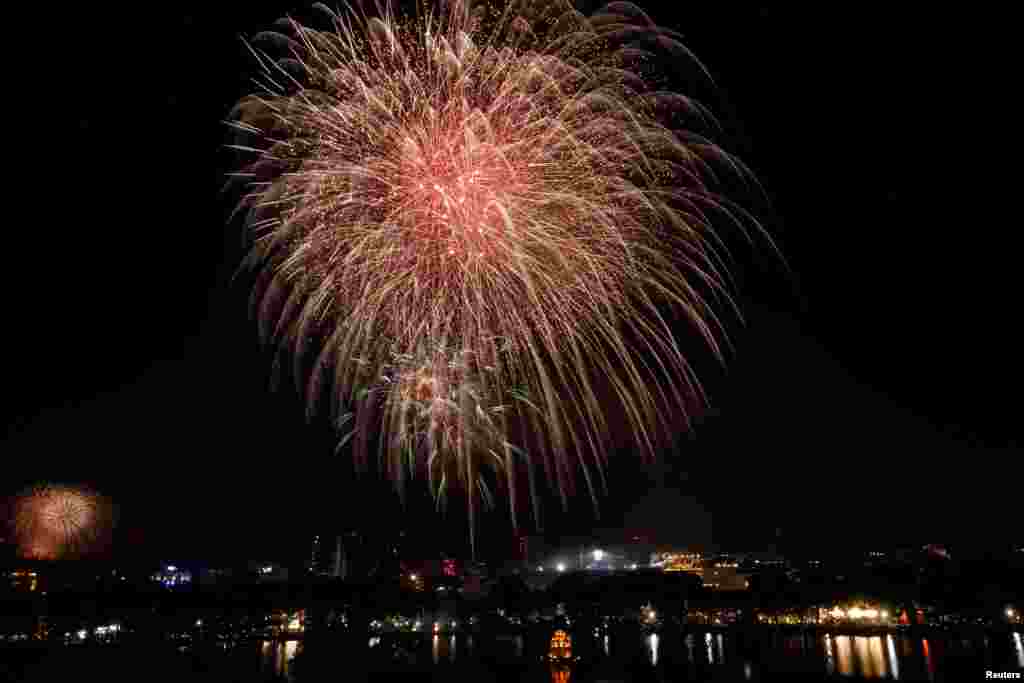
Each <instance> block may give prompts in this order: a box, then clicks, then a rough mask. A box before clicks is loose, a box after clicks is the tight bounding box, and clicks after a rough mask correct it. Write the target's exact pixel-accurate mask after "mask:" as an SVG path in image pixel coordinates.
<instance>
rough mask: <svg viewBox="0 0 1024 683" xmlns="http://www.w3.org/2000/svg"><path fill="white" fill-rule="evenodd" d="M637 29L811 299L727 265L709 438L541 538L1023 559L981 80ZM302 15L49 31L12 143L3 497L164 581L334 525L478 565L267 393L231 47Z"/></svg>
mask: <svg viewBox="0 0 1024 683" xmlns="http://www.w3.org/2000/svg"><path fill="white" fill-rule="evenodd" d="M640 4H641V5H644V4H647V5H649V6H648V7H647V8H646V9H647V11H648V12H649V14H650V15H651V16H652V17H653V18H654V19H655V21H656V22H657V23H659V24H663V25H669V26H673V27H675V28H677V29H679V30H681V31H682V33H683V34H684V36H685V39H686V42H687V45H688V47H690V48H691V49H692V50H693V52H694V53H695V54H696V55H697V56H698V58H699V59H700V60H701V61H702V63H703V64H704V65H705V66H706V67H707V68H708V70H709V71H710V73H711V75H712V76H713V77H714V79H715V83H716V85H717V87H711V86H709V85H708V84H707V83H706V82H704V81H701V79H700V78H698V77H696V76H694V75H693V74H691V75H690V76H685V75H680V74H674V75H673V78H675V79H677V80H680V82H681V83H689V84H690V85H692V90H693V92H692V93H691V92H687V93H686V94H693V95H695V96H696V97H697V98H698V99H699V100H701V101H702V103H703V104H705V105H706V106H707V107H708V108H709V109H710V110H711V111H712V112H713V113H714V114H716V115H717V116H718V117H719V119H720V121H721V123H722V127H723V132H722V133H721V134H719V135H718V136H717V137H716V142H718V143H720V144H721V145H722V146H723V147H724V148H725V149H726V150H728V151H730V152H732V153H735V154H736V155H737V156H738V157H739V158H740V159H742V160H743V161H744V162H745V163H747V164H748V165H749V166H750V167H751V168H752V170H753V171H754V173H755V175H756V176H757V177H758V179H759V181H760V182H761V184H762V186H763V187H764V188H765V190H766V192H767V193H768V198H769V199H770V205H769V204H768V203H765V202H758V201H757V200H755V199H750V202H749V204H748V205H747V208H749V209H751V210H753V211H755V212H756V213H757V215H758V217H759V218H760V219H761V220H762V221H763V223H764V225H765V227H766V229H767V230H768V231H769V232H770V234H771V235H772V237H773V238H774V239H775V240H776V241H777V243H778V245H779V247H780V250H781V252H782V253H783V255H784V256H785V258H786V260H787V262H788V263H789V266H790V268H791V270H792V273H793V276H792V277H790V276H789V275H787V273H786V272H785V271H784V269H783V268H782V267H781V266H780V265H779V263H778V262H777V261H776V260H775V259H774V257H772V256H771V254H770V253H769V252H768V251H767V250H766V249H765V248H764V246H763V245H759V246H758V247H757V250H756V251H752V250H751V249H750V248H749V247H745V246H744V243H743V241H742V240H741V239H739V240H731V241H730V245H731V246H732V247H734V256H735V258H736V262H737V269H736V270H737V275H738V276H739V280H740V283H739V284H740V292H739V303H740V308H741V310H742V313H743V314H744V316H745V317H746V319H747V322H746V326H745V327H741V326H739V325H738V324H736V323H735V322H733V323H730V331H731V335H732V342H733V350H732V351H731V352H730V353H729V354H728V356H729V358H728V361H729V362H728V366H727V369H726V370H725V371H720V370H718V369H717V367H716V365H715V363H714V362H713V361H712V360H711V359H709V358H706V357H698V358H696V363H697V364H698V367H699V369H701V370H706V371H707V372H706V373H705V374H704V375H703V379H705V380H706V382H707V386H706V388H707V390H708V394H709V396H710V399H711V403H712V406H713V407H712V409H711V410H710V411H709V413H708V414H707V415H705V416H702V417H701V419H700V420H698V423H697V424H696V426H695V428H694V430H693V432H692V434H691V435H690V436H684V435H683V433H682V430H681V429H677V430H676V433H677V435H678V436H679V444H678V445H677V447H676V449H675V452H674V453H664V454H663V456H664V460H665V463H666V464H664V465H662V466H660V467H658V468H651V469H645V468H644V466H642V465H641V464H640V461H639V459H638V458H637V457H636V455H635V454H634V453H631V452H626V451H622V452H616V453H614V454H613V456H612V458H611V460H612V463H611V470H610V473H609V484H610V488H611V492H610V497H608V498H605V499H604V500H603V501H602V517H601V519H600V520H597V521H595V520H594V519H593V516H592V513H591V503H590V500H589V497H588V496H587V494H586V490H585V485H584V484H583V482H582V481H580V482H578V486H579V490H578V493H577V495H576V496H575V497H574V499H573V500H572V504H571V509H570V511H569V513H568V514H563V513H562V511H561V510H560V508H559V504H558V502H557V498H556V497H553V496H550V495H548V496H547V500H546V501H545V505H544V521H545V528H546V529H547V530H548V533H551V534H559V533H564V534H566V535H575V534H582V533H583V532H585V531H586V530H587V529H589V528H591V527H594V526H595V525H597V526H601V527H611V528H645V529H651V530H652V531H660V532H661V534H662V535H664V536H665V537H666V538H669V537H671V541H672V542H680V543H682V542H685V540H686V539H688V538H689V539H701V541H702V542H707V543H712V542H713V543H715V544H718V545H721V546H724V547H738V546H746V545H750V544H754V543H765V544H767V543H771V542H773V540H774V539H775V538H776V537H777V536H778V533H777V530H778V529H782V538H783V539H785V542H786V543H789V544H793V545H795V546H797V547H799V546H800V545H801V544H805V545H806V544H814V543H821V542H822V539H834V540H835V542H836V543H846V542H849V543H851V544H856V545H861V544H870V542H871V541H872V539H878V540H879V541H881V540H882V539H895V540H899V539H914V540H913V542H921V543H928V542H938V543H943V542H948V543H950V544H952V543H954V539H959V540H961V541H964V540H971V539H978V538H991V539H993V543H995V542H1000V543H1001V542H1002V541H1001V540H998V539H1004V538H1008V537H1009V536H1010V534H1011V533H1013V532H1015V530H1016V528H1017V525H1018V524H1019V521H1018V522H1014V521H1013V520H1014V519H1015V518H1016V517H1015V513H1014V512H1013V510H1014V509H1015V508H1016V506H1017V503H1018V501H1019V499H1020V494H1021V486H1020V482H1021V481H1022V480H1024V476H1022V475H1024V466H1022V462H1024V458H1021V457H1020V455H1021V452H1022V447H1021V446H1022V444H1021V442H1020V436H1019V434H1020V428H1019V420H1018V419H1017V416H1016V411H1017V407H1018V404H1019V401H1018V400H1016V399H1015V398H1014V391H1015V389H1016V387H1017V386H1018V385H1019V381H1018V380H1019V378H1020V354H1019V342H1018V337H1017V336H1016V335H1015V334H1013V333H1012V332H1011V329H1012V326H1013V324H1012V315H1011V314H1010V311H1012V310H1013V308H1012V307H1015V306H1016V305H1017V302H1015V301H1014V299H1013V292H1015V291H1017V290H1019V283H1017V282H1016V280H1014V279H1012V276H1013V274H1014V273H1015V270H1014V268H1013V267H1014V266H1015V265H1016V264H1015V263H1014V262H1012V261H1011V259H1012V258H1015V257H1014V256H1011V253H1014V254H1015V252H1014V251H1013V250H1011V249H1004V248H1001V245H1000V241H1001V235H1000V233H998V232H993V233H989V232H986V231H988V230H990V227H989V226H1003V225H1005V219H999V218H997V217H994V216H989V215H988V212H991V211H992V208H991V207H990V205H989V204H988V203H987V202H978V201H975V200H973V199H969V197H970V196H971V191H970V190H969V189H968V187H967V185H968V184H969V183H970V182H971V180H972V179H969V178H964V177H963V174H965V173H969V171H966V170H964V167H963V164H964V163H967V162H965V161H963V160H962V159H960V158H959V157H956V156H955V155H956V153H960V152H956V153H954V152H951V148H952V149H954V150H959V146H963V145H973V144H974V143H968V142H966V141H964V140H961V133H959V132H956V130H960V129H965V128H966V129H968V130H969V129H970V126H968V125H967V123H966V122H964V121H962V118H961V117H964V116H966V115H967V113H966V110H969V109H972V108H974V107H975V105H978V106H981V105H982V104H983V103H984V100H981V101H977V102H976V101H974V100H972V99H971V98H970V96H969V93H966V92H962V91H961V90H958V89H957V88H958V85H957V84H960V83H963V82H965V81H967V80H969V78H968V72H969V67H968V65H967V64H966V63H964V62H963V61H961V60H962V58H961V57H957V56H953V55H949V54H948V50H947V49H944V48H941V46H940V45H938V43H939V42H941V40H942V38H941V37H936V36H941V32H939V33H938V34H936V33H935V32H931V31H926V30H923V28H922V24H921V18H920V16H919V14H918V13H917V12H916V11H913V10H911V9H905V10H901V9H895V10H891V11H889V12H887V13H886V14H885V16H884V18H883V17H881V16H877V15H875V14H874V13H869V12H864V13H862V14H859V15H857V14H851V13H849V12H847V11H845V10H839V9H834V10H833V9H827V8H826V9H819V10H817V12H818V14H816V15H813V16H812V15H810V14H808V13H807V12H806V11H798V10H796V9H771V8H762V9H753V8H747V9H743V10H739V9H734V8H730V9H728V10H726V9H724V8H715V7H703V6H701V7H692V8H686V9H685V10H677V11H676V14H675V15H673V14H672V13H671V11H669V10H667V9H665V8H662V7H660V6H656V5H654V4H650V3H640ZM297 6H298V5H296V4H293V3H281V4H279V5H278V6H276V7H270V8H267V7H261V8H259V9H258V10H256V9H253V8H251V7H249V6H248V5H247V4H246V3H241V2H228V3H223V4H222V6H218V7H217V8H216V9H209V10H205V11H198V10H197V11H196V12H194V13H191V14H186V13H184V12H181V11H179V10H174V9H167V8H164V9H163V10H161V11H157V10H156V9H155V8H152V9H148V10H147V9H141V8H136V10H135V12H134V13H133V14H132V15H131V18H127V17H125V16H122V15H120V14H117V13H115V12H114V11H113V10H111V13H110V14H109V15H105V14H103V12H104V10H103V9H102V8H99V9H97V8H95V7H89V8H84V7H83V8H74V9H69V10H67V11H66V12H65V13H62V17H61V19H60V21H59V22H55V24H56V25H55V26H53V27H51V29H48V30H52V31H53V32H54V33H55V35H54V36H53V37H52V38H51V39H50V43H51V45H52V48H51V51H52V52H53V53H54V54H53V55H52V58H53V59H56V60H59V61H61V62H65V63H66V62H68V60H72V61H73V62H74V69H73V70H72V71H73V72H74V73H77V74H78V76H74V77H70V76H69V77H67V78H65V79H63V80H62V81H61V83H60V84H59V87H54V86H53V84H52V83H50V82H49V81H43V82H37V83H35V84H32V85H29V86H28V87H27V88H26V89H25V90H24V91H23V95H24V97H25V98H26V99H27V100H28V101H32V102H38V103H40V104H39V105H37V106H38V108H39V110H40V113H39V115H38V116H35V115H33V116H32V117H30V118H29V119H28V120H26V121H25V122H24V123H23V124H20V128H19V130H21V129H22V128H23V129H24V132H19V133H18V137H22V138H24V139H26V140H36V141H38V142H31V143H30V145H32V146H34V147H33V148H31V149H30V153H29V154H28V155H27V156H26V157H25V160H26V164H27V166H28V168H27V169H26V170H27V171H28V173H27V174H26V175H29V176H33V177H35V178H37V180H36V181H34V182H33V187H32V188H30V189H29V190H28V193H27V195H26V196H25V197H24V198H23V200H22V202H20V204H23V205H25V206H33V207H37V209H36V212H35V218H34V219H33V220H32V221H30V222H28V223H27V224H26V225H25V226H24V227H22V228H20V229H18V230H15V231H13V232H15V233H16V234H15V235H14V237H13V239H12V241H11V242H9V246H10V247H11V248H10V250H9V252H8V253H10V254H12V255H14V258H12V259H10V260H9V267H8V269H7V270H6V271H5V277H6V278H8V281H7V288H6V289H7V291H8V293H9V303H8V306H9V309H8V313H7V316H6V319H7V320H8V321H9V322H10V323H11V331H9V333H8V334H7V335H5V343H6V344H7V345H8V346H7V353H6V357H7V358H8V359H9V365H10V366H11V369H10V370H9V371H8V377H7V382H6V388H7V391H6V392H5V394H6V396H7V410H6V411H5V413H4V417H5V419H4V430H3V432H2V435H0V444H2V445H0V449H2V451H3V453H4V455H5V460H6V462H7V470H6V476H5V481H4V486H3V490H0V495H10V494H14V493H16V492H17V491H18V490H19V489H21V488H22V487H23V486H24V485H26V484H30V483H32V482H36V481H43V480H51V479H52V480H57V481H62V482H83V483H86V484H89V485H91V486H93V487H94V488H96V489H97V490H98V491H100V492H101V493H103V494H105V495H107V496H109V497H111V498H112V499H113V500H114V501H115V502H116V503H117V504H118V505H119V506H120V510H121V519H120V530H119V531H118V534H119V537H120V538H123V539H128V540H127V545H129V546H131V547H142V548H146V552H152V553H154V554H155V555H157V556H160V554H161V553H162V552H163V550H164V549H166V550H167V552H168V553H171V554H173V553H174V552H180V553H183V554H187V555H201V554H202V553H203V552H213V551H219V552H225V553H229V554H230V553H234V554H237V555H238V556H239V557H244V556H252V555H255V556H257V557H259V556H262V554H263V551H265V552H266V553H268V554H275V553H276V554H283V553H294V552H298V551H300V550H301V548H303V547H305V546H304V544H306V543H307V542H308V537H309V535H310V534H311V532H312V531H313V530H315V529H318V528H323V527H324V526H328V527H330V526H334V525H340V526H351V525H361V526H365V527H366V528H368V529H369V530H370V531H371V532H376V531H377V530H381V531H383V530H386V529H393V528H397V527H400V526H404V527H406V528H408V529H409V530H410V533H411V534H416V535H417V537H418V538H419V539H420V541H421V542H423V543H424V544H425V545H427V546H431V545H436V546H437V547H438V548H451V549H455V548H461V551H464V550H465V549H466V538H467V527H466V523H465V519H464V518H463V516H462V513H461V512H460V507H461V505H460V501H452V502H451V505H450V507H451V510H450V517H449V519H448V521H447V522H445V523H443V524H441V523H439V522H438V519H437V517H436V516H435V515H434V514H433V513H431V512H430V505H429V500H427V499H426V496H425V488H426V483H425V482H424V481H422V480H419V481H416V482H413V483H412V488H413V494H414V495H413V502H412V503H410V505H411V507H410V511H409V512H406V513H402V512H401V508H400V506H399V504H398V501H397V497H396V496H395V495H394V493H393V492H392V491H391V489H390V485H389V484H387V483H386V482H381V483H378V482H374V481H373V479H372V478H364V479H361V480H359V479H355V478H354V477H353V473H352V467H351V465H350V464H348V463H347V462H343V461H340V460H338V459H336V458H335V457H334V456H332V455H331V453H332V451H333V443H334V436H333V434H331V432H330V430H329V428H328V427H327V425H326V420H324V419H318V420H317V421H315V422H314V423H313V425H312V426H307V425H305V424H304V421H303V411H302V406H301V403H300V402H299V400H298V399H297V398H296V397H295V395H294V391H293V390H291V389H290V388H289V387H283V388H282V389H281V390H280V391H278V392H276V393H273V392H271V391H270V389H269V378H270V362H269V359H268V357H267V356H266V354H264V353H262V352H261V351H260V349H259V346H258V343H257V335H256V326H255V324H254V323H252V322H250V321H249V320H248V318H247V313H248V310H247V296H248V291H247V290H246V288H245V286H244V282H245V281H244V279H242V280H240V281H239V282H237V283H234V284H232V281H231V277H232V275H233V273H234V271H235V269H236V267H237V265H238V263H239V262H240V260H241V257H242V254H243V251H242V249H241V248H240V247H241V225H240V224H239V223H238V222H237V221H236V222H235V223H232V224H230V225H227V224H226V219H227V216H228V215H229V214H230V212H231V211H232V210H233V208H234V205H233V200H232V196H231V194H230V193H228V194H221V193H220V190H221V188H222V186H223V184H224V180H225V176H224V174H225V173H227V172H228V171H231V170H234V168H233V166H232V163H233V158H232V156H231V155H230V154H228V153H227V152H226V151H225V150H224V149H223V147H222V146H223V145H224V144H225V143H227V142H228V133H227V129H226V127H225V126H223V125H222V124H221V123H220V122H221V121H222V119H224V118H225V117H226V116H227V115H228V112H229V111H230V109H231V107H232V105H233V104H234V102H235V101H236V100H237V99H238V98H239V97H240V96H242V95H244V94H246V93H247V92H249V91H250V90H251V87H250V86H249V85H248V80H249V78H250V77H251V76H253V75H255V73H256V69H257V65H256V64H255V63H254V60H253V59H252V57H251V55H249V54H248V52H247V51H246V50H245V48H244V47H243V46H242V44H241V42H240V41H239V39H238V36H239V35H244V36H252V35H253V34H254V33H255V32H257V31H260V30H264V29H267V28H270V25H271V23H272V21H273V20H274V19H276V18H277V17H279V16H281V15H283V14H285V13H287V12H289V11H294V10H295V9H296V7H297ZM174 12H178V13H177V14H175V13H174ZM933 18H934V19H935V20H936V21H938V20H940V19H944V18H941V17H933ZM126 21H131V22H132V24H133V26H132V27H131V28H127V27H126V26H125V22H126ZM139 27H142V28H141V29H140V28H139ZM23 49H25V50H29V49H33V48H32V47H31V46H24V48H23ZM65 73H66V70H65ZM951 89H952V93H951V92H950V90H951ZM37 90H38V91H39V92H37ZM960 97H962V98H963V99H960V100H958V98H960ZM951 110H952V111H951ZM958 122H959V123H958ZM39 146H41V147H42V149H36V148H35V147H39ZM950 154H954V157H955V158H954V159H953V160H951V159H950ZM963 154H967V152H963ZM55 159H56V160H60V164H55V162H54V160H55ZM54 174H57V175H56V176H55V175H54ZM54 184H55V186H56V187H57V189H58V191H57V192H54V191H53V190H52V188H51V186H52V185H54ZM998 229H999V230H1005V228H998ZM983 232H984V233H985V234H984V236H982V233H983ZM680 425H681V421H680ZM677 426H679V425H677ZM417 485H419V487H420V488H422V489H423V491H416V490H415V489H416V487H417ZM652 491H653V492H654V493H651V492H652ZM651 500H654V501H655V503H651V502H650V501H651ZM504 503H505V501H504V499H503V498H499V501H498V509H497V511H496V512H495V513H493V514H491V515H490V516H489V517H487V518H486V519H485V521H484V525H483V526H480V527H478V530H477V535H478V538H480V539H482V541H481V542H482V543H483V544H485V547H490V546H493V551H494V552H497V549H498V548H500V547H503V546H511V544H512V542H511V538H510V537H509V530H510V524H509V523H508V520H507V511H506V510H505V509H504V508H503V505H504ZM527 528H528V525H527ZM488 544H489V545H488Z"/></svg>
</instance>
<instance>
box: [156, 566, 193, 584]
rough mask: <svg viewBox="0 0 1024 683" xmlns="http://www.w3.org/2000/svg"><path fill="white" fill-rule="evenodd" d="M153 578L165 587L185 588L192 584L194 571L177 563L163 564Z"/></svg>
mask: <svg viewBox="0 0 1024 683" xmlns="http://www.w3.org/2000/svg"><path fill="white" fill-rule="evenodd" d="M151 578H152V579H153V581H155V582H157V583H159V584H160V585H161V586H163V587H164V588H183V587H186V586H190V585H191V584H192V572H191V571H189V570H188V569H185V568H183V567H179V566H178V565H176V564H169V563H165V564H161V565H160V569H159V570H158V571H156V572H155V573H154V574H153V575H152V577H151Z"/></svg>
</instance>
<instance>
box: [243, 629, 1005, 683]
mask: <svg viewBox="0 0 1024 683" xmlns="http://www.w3.org/2000/svg"><path fill="white" fill-rule="evenodd" d="M1022 638H1024V634H1022V633H1021V632H1015V633H1010V634H1006V633H1000V634H989V635H983V634H978V635H975V636H972V637H962V636H958V635H949V634H945V635H942V636H939V637H931V638H921V637H911V636H907V635H902V634H890V635H880V636H879V635H875V636H848V635H833V634H820V635H819V634H804V635H788V634H784V633H778V632H764V633H758V634H756V635H751V634H749V633H747V634H744V633H736V632H725V633H721V632H717V633H711V632H691V633H689V634H686V635H683V634H678V633H677V634H676V635H675V637H672V636H667V635H664V634H649V635H646V636H640V635H638V634H619V635H616V634H614V633H601V632H598V633H595V636H594V638H593V639H592V640H591V642H590V643H588V646H587V647H583V648H577V650H576V652H577V653H581V654H584V655H585V656H583V658H582V660H581V661H580V663H579V664H576V665H574V666H573V667H571V668H566V667H559V666H551V665H548V664H542V663H541V662H540V656H541V655H542V654H543V643H542V642H541V641H540V640H539V639H534V641H535V642H532V643H531V642H529V639H528V638H526V637H523V636H515V637H511V636H510V637H504V638H500V639H494V638H490V639H486V640H484V639H483V638H482V637H481V636H475V637H474V636H472V635H468V634H454V635H434V636H422V637H416V638H412V639H410V638H408V637H404V638H401V637H396V636H386V635H385V636H375V637H372V638H369V639H368V642H367V646H368V653H369V662H370V664H369V666H368V667H365V666H364V667H363V668H366V669H367V670H370V671H391V672H393V673H397V672H398V671H418V672H421V673H424V674H426V673H433V674H435V676H433V677H434V678H438V677H441V678H445V677H446V676H445V673H448V674H451V676H453V677H460V680H461V674H460V673H459V672H460V671H462V672H463V673H465V672H467V671H472V670H476V671H487V670H493V671H495V672H499V671H500V672H501V676H499V678H501V679H503V680H521V681H536V682H537V683H540V682H541V681H549V680H550V681H551V683H570V681H571V682H573V683H576V682H579V683H584V682H586V681H595V682H596V681H605V682H611V681H623V682H625V681H639V680H653V681H659V680H664V681H672V680H741V681H742V680H749V681H756V680H788V679H789V678H790V677H796V676H799V677H800V678H799V680H849V681H862V680H864V681H866V680H898V681H932V682H935V681H968V680H986V672H988V671H992V672H995V673H999V672H1022V671H1024V643H1022ZM241 647H243V648H251V654H252V658H251V659H250V660H249V661H252V662H253V664H254V665H255V668H256V669H257V670H258V673H256V672H254V673H256V677H255V679H254V680H270V679H274V678H278V679H279V680H288V681H295V683H302V682H303V681H306V680H322V674H324V673H325V672H328V671H331V670H338V671H342V670H345V669H346V666H347V663H346V660H347V658H348V657H347V655H346V650H345V648H339V647H334V646H331V645H325V646H324V650H325V651H323V652H320V653H319V659H318V663H316V664H315V665H314V664H310V665H309V666H303V664H304V663H305V662H310V663H311V662H313V660H314V656H313V652H312V649H313V648H314V646H313V645H309V646H308V648H309V649H310V652H309V653H308V655H309V656H308V657H307V652H306V649H307V646H306V645H305V644H300V643H297V642H295V641H291V642H271V641H262V642H259V643H257V644H252V643H248V644H245V645H243V646H241ZM236 661H237V662H238V664H239V665H240V666H244V664H243V659H241V658H239V659H236ZM364 661H365V660H364ZM313 672H315V673H313ZM371 678H372V676H371ZM1022 679H1024V676H1022ZM395 680H398V679H397V678H396V679H395ZM410 680H411V679H410Z"/></svg>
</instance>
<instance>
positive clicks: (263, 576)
mask: <svg viewBox="0 0 1024 683" xmlns="http://www.w3.org/2000/svg"><path fill="white" fill-rule="evenodd" d="M248 569H249V576H250V577H251V578H255V579H256V580H257V581H259V582H260V583H264V582H267V583H274V582H280V581H287V580H288V569H287V567H282V566H281V565H280V564H279V563H277V562H263V561H256V560H250V561H249V564H248Z"/></svg>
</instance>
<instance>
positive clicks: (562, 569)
mask: <svg viewBox="0 0 1024 683" xmlns="http://www.w3.org/2000/svg"><path fill="white" fill-rule="evenodd" d="M556 569H558V571H560V572H564V571H565V562H559V563H558V566H557V567H556Z"/></svg>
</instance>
